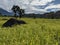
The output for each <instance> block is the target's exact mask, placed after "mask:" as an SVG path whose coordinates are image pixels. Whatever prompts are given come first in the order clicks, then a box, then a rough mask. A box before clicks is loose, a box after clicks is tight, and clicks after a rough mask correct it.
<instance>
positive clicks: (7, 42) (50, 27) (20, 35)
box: [0, 17, 60, 45]
mask: <svg viewBox="0 0 60 45" xmlns="http://www.w3.org/2000/svg"><path fill="white" fill-rule="evenodd" d="M9 18H10V17H0V45H60V19H43V18H36V19H33V18H21V19H20V18H17V19H18V20H23V21H25V22H26V23H27V24H21V25H14V26H13V27H4V28H2V25H3V24H4V23H5V22H6V21H7V20H8V19H9ZM4 19H6V20H4Z"/></svg>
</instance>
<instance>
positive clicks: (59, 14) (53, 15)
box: [42, 11, 60, 19]
mask: <svg viewBox="0 0 60 45" xmlns="http://www.w3.org/2000/svg"><path fill="white" fill-rule="evenodd" d="M42 17H43V18H51V19H54V18H55V19H59V18H60V11H57V12H50V13H45V14H43V16H42Z"/></svg>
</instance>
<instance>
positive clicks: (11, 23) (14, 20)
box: [2, 18, 26, 27]
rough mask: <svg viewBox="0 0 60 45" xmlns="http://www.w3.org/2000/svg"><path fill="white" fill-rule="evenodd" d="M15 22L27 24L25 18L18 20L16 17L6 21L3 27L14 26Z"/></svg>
mask: <svg viewBox="0 0 60 45" xmlns="http://www.w3.org/2000/svg"><path fill="white" fill-rule="evenodd" d="M15 24H18V25H20V24H26V22H24V21H23V20H16V19H14V18H11V19H9V20H8V21H7V22H5V23H4V24H3V25H2V27H12V26H13V25H15Z"/></svg>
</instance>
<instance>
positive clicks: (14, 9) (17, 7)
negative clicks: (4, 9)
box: [12, 5, 24, 18]
mask: <svg viewBox="0 0 60 45" xmlns="http://www.w3.org/2000/svg"><path fill="white" fill-rule="evenodd" d="M12 10H13V12H14V16H15V17H16V16H17V15H16V14H17V13H18V14H19V17H20V18H21V17H22V15H23V14H24V9H20V7H19V6H15V5H14V6H13V7H12Z"/></svg>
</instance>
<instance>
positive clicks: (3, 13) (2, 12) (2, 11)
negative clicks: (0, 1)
mask: <svg viewBox="0 0 60 45" xmlns="http://www.w3.org/2000/svg"><path fill="white" fill-rule="evenodd" d="M0 13H1V14H2V15H12V14H13V13H12V12H8V11H6V10H4V9H2V8H0Z"/></svg>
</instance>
